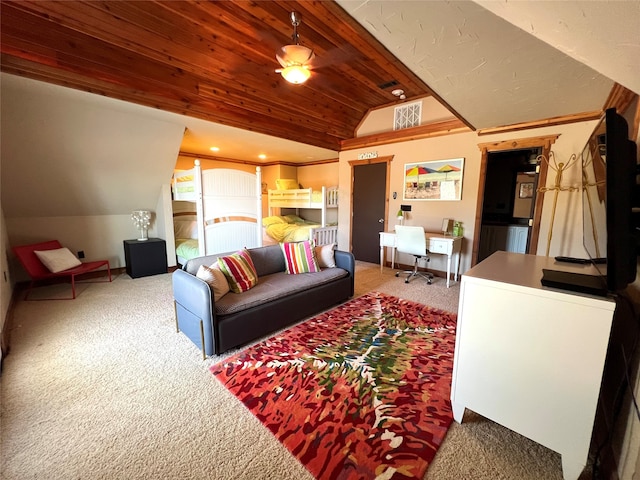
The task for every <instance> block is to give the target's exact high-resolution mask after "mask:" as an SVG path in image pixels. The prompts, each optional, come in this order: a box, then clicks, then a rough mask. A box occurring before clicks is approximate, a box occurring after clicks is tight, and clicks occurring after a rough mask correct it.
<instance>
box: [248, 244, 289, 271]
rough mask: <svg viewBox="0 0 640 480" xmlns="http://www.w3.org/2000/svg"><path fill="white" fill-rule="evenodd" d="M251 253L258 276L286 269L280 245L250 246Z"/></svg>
mask: <svg viewBox="0 0 640 480" xmlns="http://www.w3.org/2000/svg"><path fill="white" fill-rule="evenodd" d="M249 255H251V260H253V265H254V266H255V267H256V273H257V274H258V278H260V277H263V276H265V275H271V274H272V273H277V272H284V271H285V266H284V255H283V254H282V250H281V249H280V247H279V246H278V245H268V246H265V247H258V248H250V249H249Z"/></svg>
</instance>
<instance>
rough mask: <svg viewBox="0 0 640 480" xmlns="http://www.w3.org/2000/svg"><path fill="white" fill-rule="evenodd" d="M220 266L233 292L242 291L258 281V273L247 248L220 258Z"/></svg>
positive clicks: (253, 285)
mask: <svg viewBox="0 0 640 480" xmlns="http://www.w3.org/2000/svg"><path fill="white" fill-rule="evenodd" d="M218 266H219V267H220V270H221V271H222V273H224V276H225V277H227V281H228V282H229V288H230V289H231V291H232V292H235V293H242V292H246V291H247V290H249V289H251V288H253V287H255V286H256V284H257V283H258V274H257V273H256V267H255V266H254V265H253V261H252V260H251V255H249V252H248V251H247V249H246V248H245V249H243V250H240V251H239V252H236V253H234V254H233V255H229V256H227V257H220V258H218Z"/></svg>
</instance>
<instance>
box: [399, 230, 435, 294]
mask: <svg viewBox="0 0 640 480" xmlns="http://www.w3.org/2000/svg"><path fill="white" fill-rule="evenodd" d="M396 250H397V251H398V252H403V253H408V254H410V255H413V256H414V257H415V260H414V262H413V270H405V271H404V272H397V273H396V277H399V276H400V274H403V275H404V274H406V275H407V278H406V279H405V280H404V283H409V280H411V279H412V278H413V277H424V278H426V279H427V283H428V284H429V285H431V282H432V280H433V274H431V273H429V272H419V271H418V260H420V259H421V258H422V257H425V258H426V260H427V262H428V261H429V260H430V259H429V251H428V250H427V239H426V237H425V233H424V228H423V227H410V226H406V225H396Z"/></svg>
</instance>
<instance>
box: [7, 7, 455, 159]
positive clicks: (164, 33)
mask: <svg viewBox="0 0 640 480" xmlns="http://www.w3.org/2000/svg"><path fill="white" fill-rule="evenodd" d="M0 8H1V10H0V17H1V25H0V27H1V38H0V41H1V43H0V45H1V53H2V57H1V64H0V66H1V69H2V71H4V72H7V73H11V74H15V75H22V76H26V77H30V78H33V79H37V80H42V81H46V82H50V83H54V84H58V85H63V86H67V87H71V88H76V89H80V90H84V91H88V92H93V93H97V94H101V95H105V96H109V97H113V98H118V99H121V100H126V101H129V102H134V103H138V104H142V105H146V106H150V107H155V108H159V109H163V110H167V111H171V112H175V113H179V114H183V115H188V116H192V117H197V118H202V119H205V120H210V121H213V122H216V123H221V124H224V125H229V126H233V127H238V128H241V129H245V130H250V131H254V132H260V133H263V134H267V135H272V136H276V137H280V138H287V139H290V140H294V141H297V142H301V143H306V144H310V145H315V146H318V147H323V148H329V149H333V150H339V149H340V141H341V140H345V139H350V138H352V137H353V136H354V132H355V129H356V127H357V126H358V124H359V122H360V121H361V120H362V119H363V117H364V115H365V114H366V112H367V111H368V110H369V109H372V108H376V107H380V106H383V105H389V104H391V103H393V102H394V101H395V97H394V96H393V95H392V94H391V90H393V89H394V88H402V89H403V90H404V92H405V94H406V95H407V97H408V98H409V99H410V98H412V97H422V96H428V95H433V92H432V91H431V90H430V89H429V87H428V86H427V85H426V84H425V83H424V82H423V81H422V80H420V79H419V78H418V77H417V76H416V75H414V74H413V73H412V72H411V71H410V70H409V69H407V68H406V67H405V66H404V65H403V64H402V63H400V62H399V61H398V60H397V59H396V58H395V57H394V56H393V55H391V54H390V53H389V52H388V51H387V50H386V49H385V48H384V47H383V46H382V45H381V44H380V43H379V42H378V41H377V40H375V38H374V37H373V36H372V35H371V34H369V33H368V32H367V31H366V30H364V29H363V28H362V27H361V26H360V25H359V24H358V23H357V22H355V21H354V20H353V19H352V18H351V17H350V16H349V15H347V14H346V13H345V12H344V10H343V9H342V8H341V7H340V6H339V5H337V4H336V3H334V2H333V1H317V2H309V1H256V2H247V1H233V2H231V1H216V2H198V1H192V0H180V1H165V0H160V1H152V0H147V1H96V0H89V1H42V0H37V1H24V0H20V1H2V2H1V3H0ZM294 10H295V11H296V12H299V13H300V14H301V16H302V23H301V25H300V26H299V27H298V33H299V35H300V41H301V43H302V44H303V45H306V46H308V47H310V48H313V49H314V51H315V53H316V56H317V58H316V60H317V61H316V62H315V64H314V69H313V71H312V76H311V78H310V79H309V80H308V81H307V82H306V83H305V84H303V85H292V84H289V83H287V82H286V81H285V80H284V79H283V78H282V77H281V76H280V75H279V74H277V73H275V69H276V68H278V67H279V64H278V63H277V61H276V59H275V52H276V50H277V49H278V48H279V47H280V46H282V45H286V44H290V43H292V40H291V34H292V32H293V27H292V25H291V20H290V12H291V11H294ZM394 82H395V83H394ZM385 85H386V86H385ZM439 100H440V101H441V102H442V100H441V99H439ZM442 103H443V104H444V102H442ZM445 106H446V104H445ZM454 114H455V113H454Z"/></svg>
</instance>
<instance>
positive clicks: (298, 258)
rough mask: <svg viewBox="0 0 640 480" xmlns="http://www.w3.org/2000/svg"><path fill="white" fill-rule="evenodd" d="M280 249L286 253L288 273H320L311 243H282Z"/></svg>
mask: <svg viewBox="0 0 640 480" xmlns="http://www.w3.org/2000/svg"><path fill="white" fill-rule="evenodd" d="M280 248H282V253H284V259H285V263H286V265H287V273H289V274H296V273H314V272H319V271H320V268H319V267H318V263H317V262H316V257H315V253H314V250H313V245H312V243H311V242H309V241H304V242H291V243H281V244H280Z"/></svg>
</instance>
